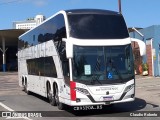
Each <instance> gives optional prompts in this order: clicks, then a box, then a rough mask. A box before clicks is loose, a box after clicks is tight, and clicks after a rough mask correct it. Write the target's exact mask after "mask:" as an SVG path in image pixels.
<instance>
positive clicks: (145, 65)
mask: <svg viewBox="0 0 160 120" xmlns="http://www.w3.org/2000/svg"><path fill="white" fill-rule="evenodd" d="M142 68H143V71H148V64H147V63H143V64H142Z"/></svg>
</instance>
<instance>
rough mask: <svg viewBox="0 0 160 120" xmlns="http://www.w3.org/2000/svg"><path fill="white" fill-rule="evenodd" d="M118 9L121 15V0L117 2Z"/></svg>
mask: <svg viewBox="0 0 160 120" xmlns="http://www.w3.org/2000/svg"><path fill="white" fill-rule="evenodd" d="M118 8H119V13H120V14H122V9H121V0H118Z"/></svg>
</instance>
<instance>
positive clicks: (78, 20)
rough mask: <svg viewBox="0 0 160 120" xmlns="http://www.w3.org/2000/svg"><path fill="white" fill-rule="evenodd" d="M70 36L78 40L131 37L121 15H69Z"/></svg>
mask: <svg viewBox="0 0 160 120" xmlns="http://www.w3.org/2000/svg"><path fill="white" fill-rule="evenodd" d="M68 22H69V30H70V36H71V37H73V38H78V39H122V38H127V37H129V34H128V30H127V27H126V24H125V21H124V19H123V17H122V16H121V15H107V14H106V15H105V14H69V15H68Z"/></svg>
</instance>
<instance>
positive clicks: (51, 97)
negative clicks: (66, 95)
mask: <svg viewBox="0 0 160 120" xmlns="http://www.w3.org/2000/svg"><path fill="white" fill-rule="evenodd" d="M47 93H48V94H47V96H48V99H49V103H50V104H51V105H53V106H56V105H57V104H56V100H55V95H54V94H53V93H52V91H51V87H50V85H49V86H48V90H47Z"/></svg>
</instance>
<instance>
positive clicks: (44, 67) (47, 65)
mask: <svg viewBox="0 0 160 120" xmlns="http://www.w3.org/2000/svg"><path fill="white" fill-rule="evenodd" d="M27 68H28V74H29V75H39V76H47V77H57V71H56V68H55V64H54V61H53V58H52V57H45V58H44V57H43V58H36V59H29V60H27Z"/></svg>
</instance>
